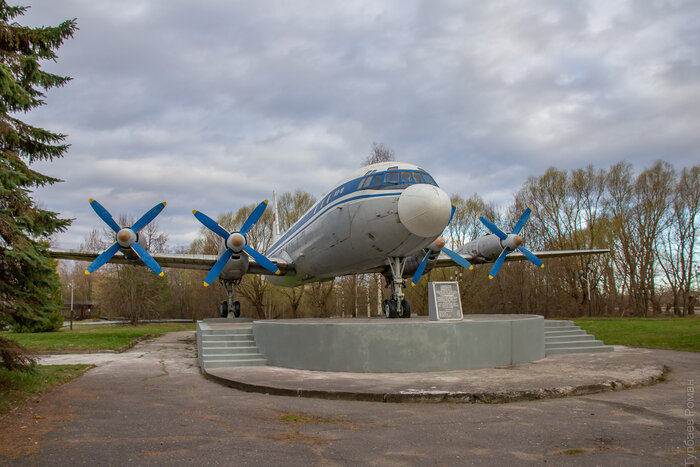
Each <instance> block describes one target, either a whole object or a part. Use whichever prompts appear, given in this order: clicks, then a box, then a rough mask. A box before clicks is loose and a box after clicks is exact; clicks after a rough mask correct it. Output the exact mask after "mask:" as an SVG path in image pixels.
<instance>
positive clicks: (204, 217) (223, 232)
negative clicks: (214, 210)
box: [192, 209, 230, 279]
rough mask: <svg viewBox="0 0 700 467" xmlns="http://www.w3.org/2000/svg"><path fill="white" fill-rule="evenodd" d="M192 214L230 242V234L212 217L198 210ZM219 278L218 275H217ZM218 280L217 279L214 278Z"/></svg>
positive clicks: (194, 210)
mask: <svg viewBox="0 0 700 467" xmlns="http://www.w3.org/2000/svg"><path fill="white" fill-rule="evenodd" d="M192 214H194V217H196V218H197V220H198V221H199V222H201V223H202V224H204V226H205V227H206V228H207V229H209V230H211V231H212V232H214V233H215V234H216V235H218V236H219V237H221V238H223V239H224V240H228V237H229V235H230V234H229V233H228V232H226V230H224V228H223V227H221V226H220V225H219V224H217V223H216V221H215V220H214V219H212V218H210V217H208V216H207V215H206V214H204V213H203V212H199V211H197V210H196V209H193V210H192ZM217 276H218V274H217ZM214 279H216V277H214Z"/></svg>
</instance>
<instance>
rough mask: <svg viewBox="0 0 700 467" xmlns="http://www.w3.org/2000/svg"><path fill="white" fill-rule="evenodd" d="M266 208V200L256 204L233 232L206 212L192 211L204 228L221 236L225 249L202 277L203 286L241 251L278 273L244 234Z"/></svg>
mask: <svg viewBox="0 0 700 467" xmlns="http://www.w3.org/2000/svg"><path fill="white" fill-rule="evenodd" d="M266 208H267V200H265V201H263V202H262V203H260V204H258V206H257V207H256V208H255V209H253V212H251V213H250V216H248V218H247V219H246V220H245V222H244V223H243V226H242V227H241V230H239V231H238V232H233V233H228V232H227V231H226V229H224V228H223V227H221V226H220V225H219V224H218V223H217V222H216V221H215V220H213V219H212V218H210V217H209V216H207V215H206V214H204V213H202V212H199V211H197V210H196V209H195V210H193V211H192V214H194V217H196V218H197V220H198V221H199V222H201V223H202V224H203V225H204V226H205V227H206V228H208V229H209V230H211V231H212V232H214V233H215V234H216V235H218V236H219V237H221V238H222V239H223V240H224V244H225V245H226V250H224V252H223V253H222V254H221V256H220V257H219V259H218V260H217V261H216V263H214V266H213V267H212V268H211V270H210V271H209V274H207V277H206V278H205V279H204V287H207V286H208V285H209V284H211V283H212V282H214V280H215V279H216V278H217V277H219V274H221V271H223V269H224V267H225V266H226V263H228V260H230V259H231V256H232V255H233V254H234V253H240V252H241V251H245V252H246V253H247V254H248V255H250V256H252V257H253V259H254V260H255V261H256V262H257V263H258V264H259V265H260V266H262V267H264V268H265V269H267V270H268V271H270V272H271V273H273V274H279V273H280V270H279V268H278V267H277V266H275V263H273V262H272V261H270V260H269V259H267V258H266V257H265V255H263V254H261V253H259V252H257V251H255V250H254V249H253V248H252V247H250V246H249V245H248V241H247V239H246V236H245V235H246V234H247V233H248V231H249V230H250V229H251V228H252V227H253V226H254V225H255V223H256V222H258V221H259V220H260V217H262V215H263V213H264V212H265V209H266Z"/></svg>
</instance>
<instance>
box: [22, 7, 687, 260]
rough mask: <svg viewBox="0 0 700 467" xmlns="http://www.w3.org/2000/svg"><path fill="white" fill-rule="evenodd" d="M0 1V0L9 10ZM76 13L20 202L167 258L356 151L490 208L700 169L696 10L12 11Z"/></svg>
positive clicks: (325, 176) (334, 170)
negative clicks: (522, 196) (157, 232)
mask: <svg viewBox="0 0 700 467" xmlns="http://www.w3.org/2000/svg"><path fill="white" fill-rule="evenodd" d="M10 3H14V2H10ZM25 4H28V5H31V9H30V11H29V12H28V13H27V14H26V15H25V16H24V18H22V19H20V22H21V23H22V24H25V25H29V26H40V25H56V24H58V23H59V22H61V21H63V20H65V19H69V18H77V21H78V26H79V28H80V30H79V31H77V33H76V34H75V37H74V38H73V39H71V40H69V41H68V42H66V44H65V45H64V46H63V47H62V48H61V49H60V50H59V59H58V61H57V62H56V63H53V62H48V63H46V64H45V65H44V67H45V69H47V70H50V71H52V72H55V73H59V74H64V75H68V76H71V77H73V81H71V82H70V83H69V84H68V85H67V86H66V87H64V88H61V89H56V90H52V91H50V92H49V94H48V97H47V100H46V102H47V105H46V106H44V107H42V108H40V109H37V110H35V111H33V112H32V113H31V114H29V115H28V116H27V120H28V121H30V122H31V123H33V124H36V125H39V126H42V127H44V128H47V129H50V130H53V131H59V132H63V133H65V134H67V135H69V138H68V142H69V143H70V144H71V145H72V146H71V149H70V151H69V153H68V155H67V157H66V158H65V159H63V160H60V161H56V162H54V163H52V164H46V165H37V169H38V170H39V171H41V172H44V173H48V174H50V175H53V176H57V177H60V178H62V179H63V180H65V182H64V183H60V184H58V185H55V186H54V187H51V188H48V189H42V190H40V191H38V192H37V193H36V197H37V198H38V200H39V202H40V203H41V205H42V206H43V207H45V208H48V209H51V210H55V211H58V212H60V213H61V214H62V215H63V216H64V217H72V218H76V220H75V221H74V223H73V226H72V227H71V228H70V230H69V231H68V232H67V233H65V234H62V235H60V236H59V237H58V245H57V246H59V247H63V248H76V247H77V246H78V245H79V244H80V242H81V241H82V240H83V238H84V237H85V236H86V235H87V234H88V233H89V231H90V230H91V229H93V228H97V227H99V228H101V227H102V222H101V221H100V220H99V219H98V218H97V216H96V215H95V214H94V213H93V212H92V210H91V209H90V207H89V204H88V199H89V198H95V199H97V200H98V201H100V202H101V203H102V204H103V205H104V206H105V207H106V208H107V209H108V210H110V211H111V212H112V214H114V215H115V217H116V216H117V215H119V214H121V213H129V214H131V215H133V216H139V215H141V213H143V212H145V211H146V210H147V209H149V208H150V207H151V206H153V205H154V204H156V203H158V202H160V201H164V200H165V201H167V202H168V206H167V207H166V209H165V210H164V211H163V213H161V215H160V216H159V217H158V220H159V222H160V227H161V229H162V230H164V231H166V232H168V234H169V237H170V243H171V246H177V245H187V244H188V243H189V242H190V241H191V240H192V239H193V238H194V237H195V236H196V235H197V234H198V232H199V224H198V222H197V221H196V220H195V219H194V217H193V216H192V214H191V210H192V209H199V210H201V211H203V212H205V213H208V214H210V215H211V216H216V215H218V214H221V213H223V212H226V211H229V210H233V211H234V212H235V211H236V210H237V209H238V208H239V207H241V206H242V205H245V204H251V203H257V202H259V201H260V200H262V199H266V198H270V196H271V192H272V190H273V189H276V190H277V191H278V192H284V191H291V190H295V189H297V188H301V189H304V190H307V191H309V192H311V193H313V194H314V195H316V196H320V195H322V194H323V193H324V192H325V191H326V190H327V189H328V188H330V186H331V185H332V184H333V183H334V182H335V181H337V180H338V179H340V178H342V177H343V176H344V175H346V174H347V173H348V172H349V171H352V170H355V169H357V168H358V167H359V165H360V162H361V160H362V159H363V158H364V157H366V156H367V155H368V153H369V150H370V146H371V144H372V142H373V141H377V142H382V143H385V144H386V145H388V146H390V147H391V148H393V149H394V150H395V152H396V155H397V158H398V159H399V160H403V161H406V162H411V163H415V164H418V165H420V166H422V167H424V168H426V169H427V170H428V171H429V172H431V173H432V174H433V175H434V177H435V178H436V180H437V181H438V183H439V184H440V185H441V186H442V187H443V188H444V189H445V190H446V191H447V192H448V193H460V194H462V195H465V196H469V195H471V194H472V193H474V192H477V193H479V194H480V195H481V196H482V197H484V198H485V199H486V200H487V201H492V202H495V203H497V204H500V205H503V206H505V205H506V204H508V203H510V202H511V201H512V198H513V194H514V192H515V191H517V189H518V188H519V187H520V186H521V185H522V183H523V182H524V181H525V179H526V178H527V177H528V176H531V175H540V174H542V173H543V172H544V170H546V169H547V168H548V167H550V166H556V167H558V168H560V169H572V168H578V167H583V166H585V165H587V164H589V163H592V164H594V165H596V166H598V167H609V166H610V165H611V164H613V163H616V162H619V161H620V160H627V161H629V162H631V163H633V164H634V166H635V167H636V168H637V169H644V168H646V167H648V166H650V165H651V164H652V163H653V161H654V160H657V159H664V160H667V161H669V162H671V163H672V164H673V165H674V166H675V167H676V168H677V169H678V168H682V167H689V166H692V165H694V164H697V163H699V162H700V149H699V148H700V66H699V61H700V54H699V50H700V2H697V1H694V0H688V1H651V0H650V1H636V2H633V1H621V0H616V1H614V2H611V1H608V0H603V1H578V0H577V1H574V0H572V1H563V0H562V1H531V2H522V1H511V2H499V1H481V0H479V1H453V2H450V1H429V2H428V1H425V2H420V1H394V2H391V1H388V2H386V1H378V0H368V1H352V0H345V1H343V2H325V1H315V2H305V1H294V2H285V1H249V2H243V1H241V2H234V1H225V0H219V1H216V0H200V1H198V2H190V1H184V0H160V1H157V0H119V1H108V0H100V1H94V0H61V1H59V2H57V1H55V0H33V1H32V0H25Z"/></svg>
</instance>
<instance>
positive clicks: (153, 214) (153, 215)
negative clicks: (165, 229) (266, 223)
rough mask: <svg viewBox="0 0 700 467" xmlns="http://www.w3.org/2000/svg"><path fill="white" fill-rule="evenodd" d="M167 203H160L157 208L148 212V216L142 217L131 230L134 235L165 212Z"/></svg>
mask: <svg viewBox="0 0 700 467" xmlns="http://www.w3.org/2000/svg"><path fill="white" fill-rule="evenodd" d="M166 204H167V203H166V202H165V201H163V202H162V203H158V204H156V205H155V206H153V207H152V208H151V210H150V211H148V212H147V213H146V214H144V215H143V216H141V219H139V220H137V221H136V223H135V224H134V225H132V226H131V230H133V231H134V233H138V232H139V230H141V229H143V228H144V227H145V226H146V224H148V223H149V222H151V221H152V220H153V219H155V218H156V216H157V215H158V214H160V212H161V211H162V210H163V208H164V207H165V205H166Z"/></svg>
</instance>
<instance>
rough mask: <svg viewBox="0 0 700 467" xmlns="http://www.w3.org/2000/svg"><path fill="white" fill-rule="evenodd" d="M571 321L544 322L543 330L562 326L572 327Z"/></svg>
mask: <svg viewBox="0 0 700 467" xmlns="http://www.w3.org/2000/svg"><path fill="white" fill-rule="evenodd" d="M573 325H574V322H573V321H559V320H548V319H546V320H544V328H545V329H547V328H558V327H562V326H573Z"/></svg>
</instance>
